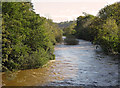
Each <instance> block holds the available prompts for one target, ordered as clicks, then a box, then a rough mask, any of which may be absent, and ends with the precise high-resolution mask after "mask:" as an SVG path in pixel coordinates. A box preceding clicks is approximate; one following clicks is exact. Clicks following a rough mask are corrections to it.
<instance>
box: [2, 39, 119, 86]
mask: <svg viewBox="0 0 120 88" xmlns="http://www.w3.org/2000/svg"><path fill="white" fill-rule="evenodd" d="M54 53H55V55H56V60H54V61H51V62H50V63H49V64H48V65H47V66H46V67H43V68H39V69H30V70H22V71H17V72H15V73H11V74H10V73H6V74H3V75H2V78H3V80H2V81H3V85H6V86H41V85H42V86H44V85H47V86H80V85H95V86H116V85H118V61H117V60H115V59H114V58H113V57H110V56H107V55H104V54H102V53H101V51H100V50H99V49H98V50H96V49H95V46H94V45H92V44H91V43H90V42H88V41H84V40H79V45H64V44H59V45H56V47H55V52H54Z"/></svg>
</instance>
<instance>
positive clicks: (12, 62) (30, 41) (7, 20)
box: [2, 2, 62, 71]
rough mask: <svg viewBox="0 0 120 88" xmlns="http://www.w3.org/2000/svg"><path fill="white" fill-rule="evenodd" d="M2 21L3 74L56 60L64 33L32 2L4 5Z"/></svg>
mask: <svg viewBox="0 0 120 88" xmlns="http://www.w3.org/2000/svg"><path fill="white" fill-rule="evenodd" d="M2 18H3V19H2V71H7V70H11V71H14V70H18V69H30V68H38V67H41V66H43V65H44V64H45V63H47V61H49V60H52V59H55V55H54V54H53V52H54V45H55V44H56V43H57V42H61V40H62V31H61V30H60V29H59V27H58V25H56V24H55V23H53V22H52V20H50V19H46V18H44V17H40V16H39V15H38V14H36V13H35V12H34V11H33V5H32V4H31V3H30V2H3V3H2Z"/></svg>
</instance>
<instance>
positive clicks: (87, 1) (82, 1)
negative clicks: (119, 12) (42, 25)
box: [32, 0, 120, 23]
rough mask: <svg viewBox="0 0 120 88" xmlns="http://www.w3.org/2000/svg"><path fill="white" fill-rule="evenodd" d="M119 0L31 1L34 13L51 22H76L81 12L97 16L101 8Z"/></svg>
mask: <svg viewBox="0 0 120 88" xmlns="http://www.w3.org/2000/svg"><path fill="white" fill-rule="evenodd" d="M118 1H120V0H32V3H33V6H34V7H33V8H34V11H35V12H36V13H37V14H40V16H43V17H46V18H49V19H52V20H53V22H57V23H59V22H64V21H71V20H76V18H77V17H78V16H81V15H83V12H86V13H88V14H92V15H95V16H96V15H97V14H98V12H99V10H100V9H101V8H104V7H105V6H106V5H110V4H113V3H115V2H118Z"/></svg>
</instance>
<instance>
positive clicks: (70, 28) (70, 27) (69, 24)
mask: <svg viewBox="0 0 120 88" xmlns="http://www.w3.org/2000/svg"><path fill="white" fill-rule="evenodd" d="M75 25H76V21H66V22H61V23H58V26H59V27H60V28H61V29H62V30H63V35H64V36H66V35H69V34H74V33H75V32H76V31H75V30H74V27H75Z"/></svg>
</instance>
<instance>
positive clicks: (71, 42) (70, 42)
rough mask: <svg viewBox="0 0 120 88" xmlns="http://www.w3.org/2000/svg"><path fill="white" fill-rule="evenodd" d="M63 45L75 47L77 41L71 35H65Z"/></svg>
mask: <svg viewBox="0 0 120 88" xmlns="http://www.w3.org/2000/svg"><path fill="white" fill-rule="evenodd" d="M64 44H66V45H77V44H79V41H78V40H77V39H76V38H75V37H74V36H73V35H67V36H66V38H65V39H64Z"/></svg>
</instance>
